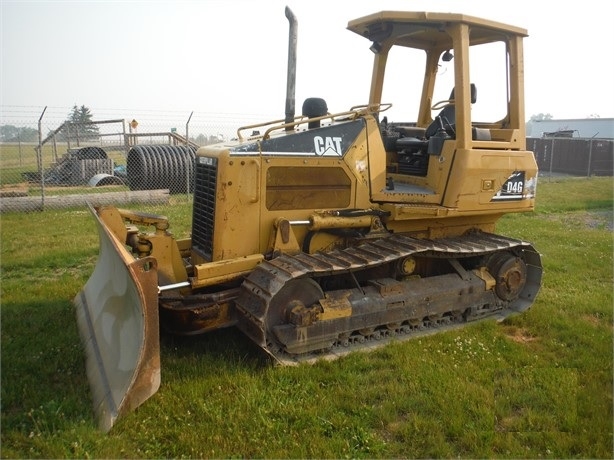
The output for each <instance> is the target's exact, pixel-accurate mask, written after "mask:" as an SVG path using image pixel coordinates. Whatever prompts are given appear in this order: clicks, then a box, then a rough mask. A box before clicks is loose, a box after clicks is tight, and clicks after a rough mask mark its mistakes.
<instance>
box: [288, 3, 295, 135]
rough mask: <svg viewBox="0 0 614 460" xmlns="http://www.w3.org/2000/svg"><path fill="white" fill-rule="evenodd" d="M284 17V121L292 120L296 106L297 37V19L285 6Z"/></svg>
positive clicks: (289, 128) (290, 129)
mask: <svg viewBox="0 0 614 460" xmlns="http://www.w3.org/2000/svg"><path fill="white" fill-rule="evenodd" d="M286 17H287V18H288V22H289V23H290V30H289V33H288V76H287V79H286V120H285V122H286V123H292V122H293V121H294V114H295V106H296V98H295V92H296V42H297V37H298V21H297V20H296V16H294V13H293V12H292V10H291V9H290V8H289V7H287V6H286ZM293 130H294V126H286V131H293Z"/></svg>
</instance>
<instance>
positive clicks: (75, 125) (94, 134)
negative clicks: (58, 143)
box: [66, 104, 100, 140]
mask: <svg viewBox="0 0 614 460" xmlns="http://www.w3.org/2000/svg"><path fill="white" fill-rule="evenodd" d="M66 121H67V122H68V123H70V125H69V126H68V127H67V132H66V137H70V138H71V139H76V138H78V139H81V140H83V139H90V140H91V139H97V138H98V136H99V135H100V132H99V130H98V126H97V125H95V124H92V112H91V111H90V109H89V108H88V107H86V106H84V105H82V106H81V107H77V104H75V105H74V106H73V108H72V112H71V113H70V114H69V115H68V119H67V120H66Z"/></svg>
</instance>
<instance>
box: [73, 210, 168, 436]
mask: <svg viewBox="0 0 614 460" xmlns="http://www.w3.org/2000/svg"><path fill="white" fill-rule="evenodd" d="M90 211H91V212H92V214H93V215H94V217H95V218H96V223H97V227H98V233H99V237H100V254H99V258H98V262H97V264H96V267H95V269H94V272H93V274H92V276H91V277H90V279H89V280H88V281H87V283H86V284H85V286H84V287H83V289H82V290H81V292H80V293H79V294H78V295H77V296H76V297H75V300H74V302H75V306H76V310H77V311H76V315H77V323H78V327H79V333H80V335H81V340H82V342H83V345H84V348H85V354H86V368H87V376H88V380H89V383H90V388H91V393H92V398H93V404H94V412H95V414H96V417H97V419H98V425H99V427H100V429H101V430H103V431H105V432H107V431H109V430H110V429H111V427H112V426H113V424H114V423H115V421H116V420H117V419H118V418H119V417H121V416H122V415H124V414H126V413H128V412H130V411H131V410H133V409H135V408H136V407H138V406H139V405H140V404H142V403H143V402H144V401H145V400H147V398H149V397H150V396H152V395H153V394H154V393H155V392H156V391H158V388H159V387H160V337H159V319H158V288H157V286H158V285H157V282H158V278H157V270H156V260H155V259H154V258H151V257H148V258H143V259H134V257H132V255H131V254H130V253H129V252H128V250H127V249H126V248H125V246H124V245H123V244H122V242H121V241H119V239H118V238H117V237H116V236H115V235H114V234H113V233H112V232H111V231H110V230H109V228H108V227H107V226H106V225H105V224H104V222H103V221H102V220H101V219H100V217H99V216H98V214H97V212H96V210H94V209H93V208H92V207H91V206H90Z"/></svg>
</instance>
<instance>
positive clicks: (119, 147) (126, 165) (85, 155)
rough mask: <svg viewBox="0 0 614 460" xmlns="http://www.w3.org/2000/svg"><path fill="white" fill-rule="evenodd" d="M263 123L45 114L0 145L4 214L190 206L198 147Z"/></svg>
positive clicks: (240, 118) (242, 119)
mask: <svg viewBox="0 0 614 460" xmlns="http://www.w3.org/2000/svg"><path fill="white" fill-rule="evenodd" d="M4 121H5V120H4ZM257 121H262V119H261V118H260V117H256V116H249V115H248V116H244V115H235V116H231V115H225V116H221V117H219V119H218V121H217V122H214V121H212V120H211V118H210V117H198V116H193V114H187V116H186V117H185V121H183V122H181V121H178V120H168V119H167V120H164V121H162V122H156V121H151V120H145V121H140V122H137V121H136V120H135V119H131V120H126V119H108V120H103V121H92V122H88V123H70V122H62V123H58V122H57V120H52V121H48V122H45V117H44V111H43V113H42V114H41V116H40V118H39V120H38V122H36V121H34V122H33V121H32V120H30V121H29V122H28V123H23V122H22V123H21V127H20V130H18V131H17V132H16V135H13V136H11V137H10V138H9V139H7V136H3V140H4V141H3V142H1V143H0V212H2V213H7V212H32V211H40V210H49V209H59V208H84V207H85V206H86V203H91V204H93V205H102V204H114V205H118V206H132V205H133V204H134V205H138V206H137V207H138V209H142V210H144V211H152V212H159V211H160V209H162V210H164V208H168V207H172V206H174V205H182V204H190V203H191V199H192V191H193V190H192V189H193V182H194V157H195V153H196V150H197V149H198V148H199V147H200V146H203V145H207V144H212V143H217V142H222V141H225V140H228V139H232V138H233V137H235V136H236V132H237V128H238V127H240V126H242V125H249V124H253V123H255V122H257ZM53 123H56V125H55V126H53ZM20 133H21V134H20ZM14 134H15V133H14Z"/></svg>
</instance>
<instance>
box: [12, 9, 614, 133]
mask: <svg viewBox="0 0 614 460" xmlns="http://www.w3.org/2000/svg"><path fill="white" fill-rule="evenodd" d="M285 6H289V7H290V8H291V9H292V11H293V12H294V14H295V15H296V17H297V19H298V24H299V25H298V69H297V83H296V85H297V86H296V100H297V112H298V111H300V106H301V104H302V102H301V101H302V100H304V99H305V98H306V97H312V96H317V97H323V98H325V99H326V100H327V103H328V107H329V110H330V111H331V112H339V111H344V110H348V109H349V108H350V107H351V106H354V105H359V104H364V103H366V102H367V98H368V93H369V82H370V77H371V65H372V62H373V57H372V54H371V52H370V51H369V49H368V48H369V45H370V43H369V42H368V41H367V40H365V39H364V38H363V37H360V36H358V35H356V34H354V33H353V32H350V31H348V30H347V29H346V26H347V23H348V21H349V20H351V19H355V18H358V17H361V16H364V15H367V14H371V13H374V12H377V11H380V10H412V11H438V12H455V13H463V14H468V15H472V16H478V17H483V18H486V19H492V20H495V21H499V22H503V23H507V24H511V25H515V26H519V27H522V28H525V29H527V30H528V33H529V37H528V38H526V39H525V41H524V52H525V96H526V99H525V106H526V118H527V119H529V118H530V117H531V116H532V115H536V114H540V113H544V114H546V113H549V114H551V115H552V116H553V117H554V118H556V119H566V118H586V117H589V116H599V117H601V118H610V117H614V84H613V82H614V59H613V57H614V56H613V52H612V45H614V27H613V24H614V2H612V1H603V0H584V1H582V2H577V1H574V2H572V1H569V0H561V1H556V2H555V1H535V0H531V1H528V0H515V1H513V2H499V1H493V0H463V1H459V0H457V1H450V0H429V1H422V0H334V1H333V0H309V1H305V0H251V1H248V0H199V1H197V0H192V1H182V0H177V1H172V0H169V1H155V0H151V1H111V0H106V1H102V0H101V1H85V0H82V1H58V0H47V1H29V0H18V1H15V0H0V20H1V51H2V52H1V58H0V59H1V61H0V68H1V75H0V110H1V112H0V124H14V125H17V126H19V125H21V124H23V125H26V124H28V125H30V126H32V125H33V126H34V127H36V122H37V120H38V118H39V117H40V116H41V113H42V111H43V109H44V108H45V107H47V110H46V112H45V115H44V120H45V122H46V123H48V124H49V125H50V126H53V124H55V126H58V125H59V124H60V123H61V121H62V120H64V119H66V117H67V115H68V113H69V112H70V109H71V107H72V106H73V105H75V104H76V105H78V106H81V105H85V106H87V107H89V108H90V110H91V111H92V113H93V114H94V118H95V119H114V118H126V119H132V118H138V119H139V120H147V119H151V120H154V119H159V120H161V121H162V122H166V123H167V124H178V123H180V124H183V123H187V121H188V119H189V117H190V115H191V114H194V116H195V118H199V119H200V120H203V119H207V120H211V121H213V120H217V121H219V122H220V124H223V122H224V120H233V119H235V118H236V117H237V114H242V115H249V116H251V117H253V119H254V120H261V119H262V117H264V119H270V117H272V118H284V113H285V91H286V65H287V47H288V21H287V19H286V17H285V15H284V8H285ZM387 102H392V103H393V104H394V101H387Z"/></svg>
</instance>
